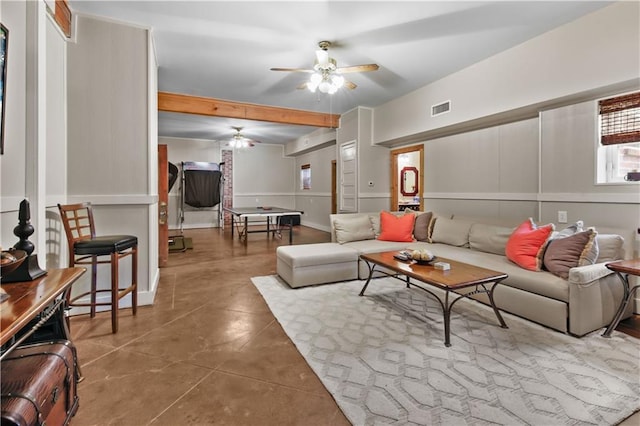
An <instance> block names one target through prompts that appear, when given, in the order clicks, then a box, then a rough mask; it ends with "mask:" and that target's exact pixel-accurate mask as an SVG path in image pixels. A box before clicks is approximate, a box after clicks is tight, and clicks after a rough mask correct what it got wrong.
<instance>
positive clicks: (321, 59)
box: [316, 49, 329, 67]
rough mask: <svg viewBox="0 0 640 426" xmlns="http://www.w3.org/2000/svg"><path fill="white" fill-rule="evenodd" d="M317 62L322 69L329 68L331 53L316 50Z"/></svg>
mask: <svg viewBox="0 0 640 426" xmlns="http://www.w3.org/2000/svg"><path fill="white" fill-rule="evenodd" d="M316 60H317V61H318V65H320V66H321V67H324V66H327V65H328V64H329V52H327V51H326V50H322V49H320V50H316Z"/></svg>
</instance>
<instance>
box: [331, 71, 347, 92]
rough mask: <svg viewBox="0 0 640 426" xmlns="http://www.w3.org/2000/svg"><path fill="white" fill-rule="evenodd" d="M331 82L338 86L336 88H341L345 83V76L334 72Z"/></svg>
mask: <svg viewBox="0 0 640 426" xmlns="http://www.w3.org/2000/svg"><path fill="white" fill-rule="evenodd" d="M331 83H332V84H333V85H334V86H335V87H336V89H339V88H341V87H342V85H343V84H344V77H343V76H341V75H340V74H333V75H332V76H331Z"/></svg>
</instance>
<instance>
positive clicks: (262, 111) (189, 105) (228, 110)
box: [158, 92, 340, 129]
mask: <svg viewBox="0 0 640 426" xmlns="http://www.w3.org/2000/svg"><path fill="white" fill-rule="evenodd" d="M158 111H164V112H181V113H185V114H197V115H209V116H212V117H229V118H242V119H245V120H258V121H269V122H272V123H284V124H298V125H302V126H315V127H329V128H333V129H337V128H338V125H339V123H338V120H339V119H340V115H338V114H325V113H321V112H313V111H304V110H299V109H289V108H280V107H274V106H267V105H256V104H248V103H243V102H233V101H225V100H222V99H214V98H204V97H200V96H191V95H182V94H179V93H169V92H158Z"/></svg>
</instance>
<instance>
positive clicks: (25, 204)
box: [13, 200, 36, 256]
mask: <svg viewBox="0 0 640 426" xmlns="http://www.w3.org/2000/svg"><path fill="white" fill-rule="evenodd" d="M30 221H31V209H30V208H29V201H28V200H22V201H21V202H20V210H19V211H18V226H16V227H15V228H13V235H15V236H16V237H18V238H20V241H18V242H17V243H16V244H15V245H14V246H13V248H15V249H18V250H24V251H26V252H27V255H28V256H29V255H31V253H33V250H34V249H35V248H36V246H34V245H33V243H32V242H31V241H29V240H28V238H29V237H30V236H31V235H32V234H33V232H34V231H35V230H34V229H33V225H31V222H30Z"/></svg>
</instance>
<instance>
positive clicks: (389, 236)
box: [378, 211, 415, 242]
mask: <svg viewBox="0 0 640 426" xmlns="http://www.w3.org/2000/svg"><path fill="white" fill-rule="evenodd" d="M414 222H415V215H414V214H412V213H411V214H403V215H401V216H396V215H394V214H392V213H389V212H385V211H382V212H380V235H379V236H378V240H381V241H398V242H412V241H413V224H414Z"/></svg>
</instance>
